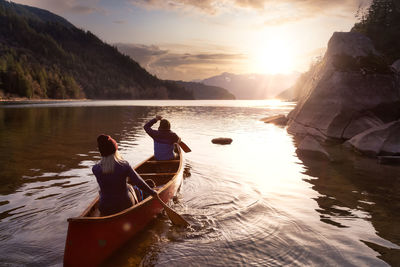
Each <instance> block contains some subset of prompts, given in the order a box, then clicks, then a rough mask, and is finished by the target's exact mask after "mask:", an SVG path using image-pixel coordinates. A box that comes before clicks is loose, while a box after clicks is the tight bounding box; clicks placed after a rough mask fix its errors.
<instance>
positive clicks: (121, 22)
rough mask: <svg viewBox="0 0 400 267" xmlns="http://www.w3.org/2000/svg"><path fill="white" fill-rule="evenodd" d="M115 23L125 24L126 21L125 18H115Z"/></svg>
mask: <svg viewBox="0 0 400 267" xmlns="http://www.w3.org/2000/svg"><path fill="white" fill-rule="evenodd" d="M113 23H115V24H125V23H126V21H125V20H114V21H113Z"/></svg>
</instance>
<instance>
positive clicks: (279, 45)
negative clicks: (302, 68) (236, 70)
mask: <svg viewBox="0 0 400 267" xmlns="http://www.w3.org/2000/svg"><path fill="white" fill-rule="evenodd" d="M253 51H254V52H253V55H252V69H253V70H254V71H256V72H258V73H268V74H277V73H290V72H292V71H293V69H294V63H293V62H294V55H293V49H292V48H291V44H290V43H289V42H288V41H286V40H284V39H283V38H279V37H275V38H269V39H268V40H265V41H264V42H261V44H260V45H258V46H257V47H256V48H255V49H254V50H253Z"/></svg>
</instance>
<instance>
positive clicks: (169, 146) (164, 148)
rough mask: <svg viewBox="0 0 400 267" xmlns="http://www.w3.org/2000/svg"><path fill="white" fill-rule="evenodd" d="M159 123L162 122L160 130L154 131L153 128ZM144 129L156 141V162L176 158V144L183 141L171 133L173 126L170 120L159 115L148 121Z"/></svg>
mask: <svg viewBox="0 0 400 267" xmlns="http://www.w3.org/2000/svg"><path fill="white" fill-rule="evenodd" d="M157 121H160V126H159V127H158V130H154V129H152V128H151V127H152V126H153V125H154V124H155V123H156V122H157ZM143 128H144V130H145V131H146V133H147V134H148V135H150V136H151V138H153V140H154V158H155V159H156V160H171V159H174V158H175V157H176V154H175V152H174V148H175V146H174V144H176V143H179V142H180V141H181V139H180V138H179V136H178V135H177V134H176V133H174V132H173V131H171V124H170V123H169V121H168V120H166V119H162V117H161V116H160V115H157V116H156V117H155V118H154V119H152V120H150V121H148V122H147V123H146V124H145V125H144V126H143Z"/></svg>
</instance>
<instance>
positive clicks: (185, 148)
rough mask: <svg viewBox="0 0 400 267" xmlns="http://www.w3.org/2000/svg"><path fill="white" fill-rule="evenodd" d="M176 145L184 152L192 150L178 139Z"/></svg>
mask: <svg viewBox="0 0 400 267" xmlns="http://www.w3.org/2000/svg"><path fill="white" fill-rule="evenodd" d="M178 145H179V146H180V147H181V148H182V150H183V151H185V153H189V152H191V151H192V150H191V149H190V148H189V147H188V146H187V145H186V144H185V143H184V142H182V141H179V143H178Z"/></svg>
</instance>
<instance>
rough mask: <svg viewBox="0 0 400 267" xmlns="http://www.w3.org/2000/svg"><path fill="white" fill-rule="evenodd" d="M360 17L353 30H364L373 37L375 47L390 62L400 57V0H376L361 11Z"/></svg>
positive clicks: (363, 31)
mask: <svg viewBox="0 0 400 267" xmlns="http://www.w3.org/2000/svg"><path fill="white" fill-rule="evenodd" d="M360 13H361V14H360ZM358 19H359V22H358V23H356V24H355V25H354V27H353V29H352V31H358V32H362V33H364V34H365V35H367V36H368V37H369V38H371V39H372V41H373V42H374V45H375V47H376V48H377V49H378V50H379V51H381V52H382V53H383V54H384V55H385V56H386V57H387V61H388V63H389V64H391V63H393V62H394V61H395V60H397V59H399V58H400V2H399V1H398V0H374V1H373V2H372V4H371V6H370V7H369V8H368V9H366V10H364V11H361V12H359V14H358Z"/></svg>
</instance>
